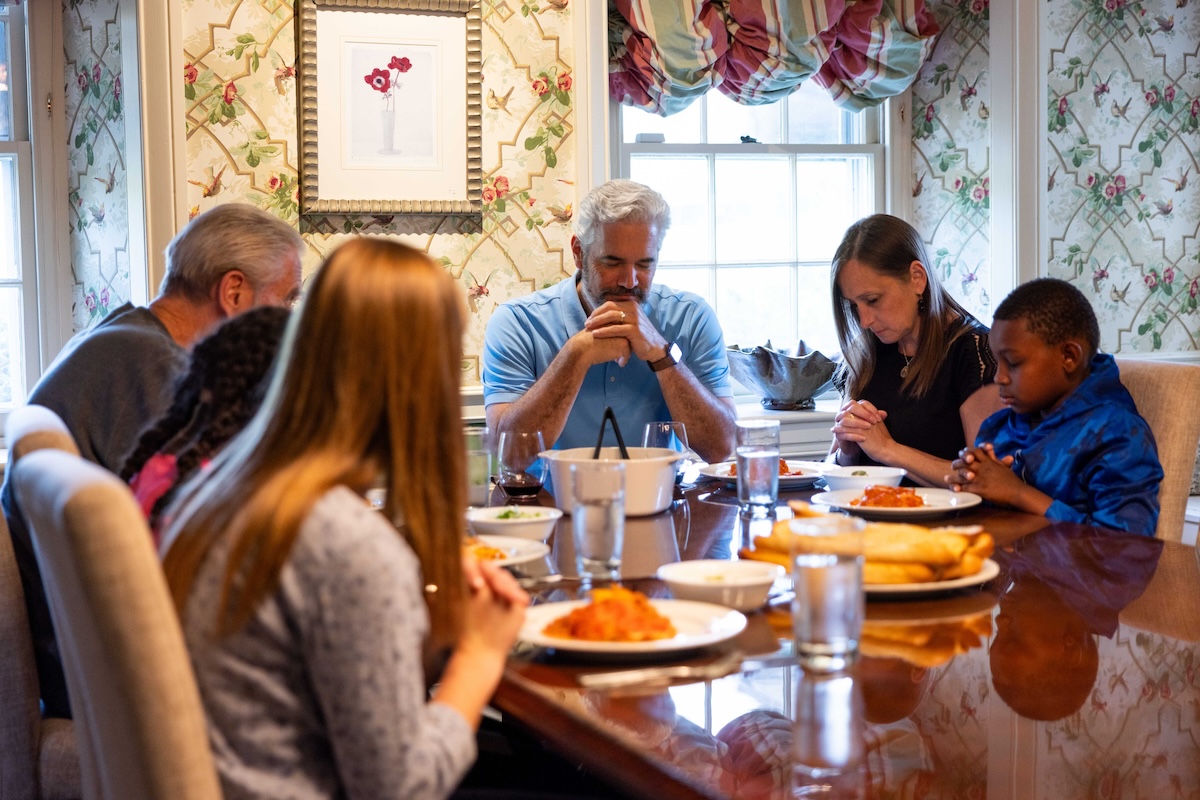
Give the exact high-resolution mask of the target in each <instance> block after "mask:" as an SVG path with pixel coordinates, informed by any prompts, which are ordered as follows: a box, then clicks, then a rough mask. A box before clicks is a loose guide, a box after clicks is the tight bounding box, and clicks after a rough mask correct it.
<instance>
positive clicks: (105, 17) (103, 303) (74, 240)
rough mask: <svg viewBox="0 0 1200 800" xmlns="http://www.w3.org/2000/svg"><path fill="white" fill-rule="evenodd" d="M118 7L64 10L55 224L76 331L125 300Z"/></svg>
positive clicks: (69, 4)
mask: <svg viewBox="0 0 1200 800" xmlns="http://www.w3.org/2000/svg"><path fill="white" fill-rule="evenodd" d="M122 1H123V2H130V0H122ZM119 6H120V3H119V2H118V0H64V2H63V4H62V7H63V51H64V52H63V62H64V64H63V66H64V68H63V79H64V81H65V83H66V86H65V89H66V120H67V137H68V141H67V143H66V145H67V147H66V157H67V163H68V165H69V168H68V178H67V180H68V184H67V196H68V200H69V203H70V208H68V209H67V213H66V214H65V215H63V216H62V218H61V219H62V223H61V224H64V225H66V226H68V227H69V234H68V236H69V239H70V243H71V270H72V274H71V278H70V285H71V297H72V302H71V306H72V307H71V323H72V328H73V329H74V330H81V329H83V328H87V327H89V326H91V325H93V324H95V323H96V322H99V321H100V320H102V319H104V317H105V315H106V314H108V312H109V311H110V310H111V309H114V308H116V307H117V306H119V305H121V304H122V303H124V302H125V301H127V300H128V299H129V293H130V282H129V195H128V193H127V191H126V186H125V176H126V167H125V110H124V103H123V93H124V91H125V88H124V85H123V81H122V67H121V36H120V25H119V22H118V20H119ZM134 89H135V91H136V86H135V87H134Z"/></svg>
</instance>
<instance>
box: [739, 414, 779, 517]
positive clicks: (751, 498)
mask: <svg viewBox="0 0 1200 800" xmlns="http://www.w3.org/2000/svg"><path fill="white" fill-rule="evenodd" d="M735 452H736V456H737V490H738V505H739V506H741V508H742V510H743V511H746V512H749V513H750V514H751V516H768V515H770V514H772V513H773V512H774V511H775V503H776V501H777V500H778V499H779V421H778V420H766V419H749V420H738V422H737V450H736V451H735Z"/></svg>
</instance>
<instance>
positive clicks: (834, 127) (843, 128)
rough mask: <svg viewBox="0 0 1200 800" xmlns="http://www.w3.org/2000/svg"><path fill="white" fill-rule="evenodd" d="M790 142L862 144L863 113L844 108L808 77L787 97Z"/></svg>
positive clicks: (788, 138)
mask: <svg viewBox="0 0 1200 800" xmlns="http://www.w3.org/2000/svg"><path fill="white" fill-rule="evenodd" d="M786 105H787V120H788V137H787V140H788V143H789V144H862V143H863V134H862V122H861V120H862V117H861V116H859V115H857V114H852V113H850V112H849V111H843V110H842V109H841V108H839V107H838V106H837V104H835V103H834V102H833V99H832V98H830V96H829V92H827V91H826V90H825V88H824V87H823V86H819V85H818V84H817V82H816V81H812V80H808V81H805V82H804V83H802V84H800V88H799V89H797V90H796V91H795V92H792V94H790V95H788V99H787V103H786Z"/></svg>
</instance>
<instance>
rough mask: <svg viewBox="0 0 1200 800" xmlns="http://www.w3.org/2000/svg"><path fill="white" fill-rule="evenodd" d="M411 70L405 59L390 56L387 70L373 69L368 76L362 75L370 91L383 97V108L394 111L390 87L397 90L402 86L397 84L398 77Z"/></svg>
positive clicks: (408, 62)
mask: <svg viewBox="0 0 1200 800" xmlns="http://www.w3.org/2000/svg"><path fill="white" fill-rule="evenodd" d="M410 69H412V62H411V61H409V60H408V59H407V58H400V57H397V56H392V60H391V61H389V62H388V65H387V69H378V68H377V69H373V70H371V74H370V75H364V76H363V80H364V81H366V82H367V83H368V84H369V85H370V87H371V88H372V89H374V90H375V91H377V92H379V93H380V94H382V95H383V102H384V107H385V108H388V109H394V108H395V107H396V93H395V92H394V91H393V89H392V87H393V85H394V86H395V88H396V89H399V88H400V87H401V86H402V84H401V83H399V80H400V76H401V75H403V74H404V73H406V72H408V71H409V70H410Z"/></svg>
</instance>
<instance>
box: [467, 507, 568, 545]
mask: <svg viewBox="0 0 1200 800" xmlns="http://www.w3.org/2000/svg"><path fill="white" fill-rule="evenodd" d="M562 515H563V512H561V511H559V510H558V509H557V508H546V507H544V506H493V507H491V508H471V509H468V510H467V522H468V523H470V525H471V529H472V530H473V531H475V535H476V536H515V537H517V538H519V539H533V540H534V541H538V542H544V541H546V540H547V539H549V538H550V534H551V533H553V532H554V524H555V523H556V522H558V520H559V518H560V517H562Z"/></svg>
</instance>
